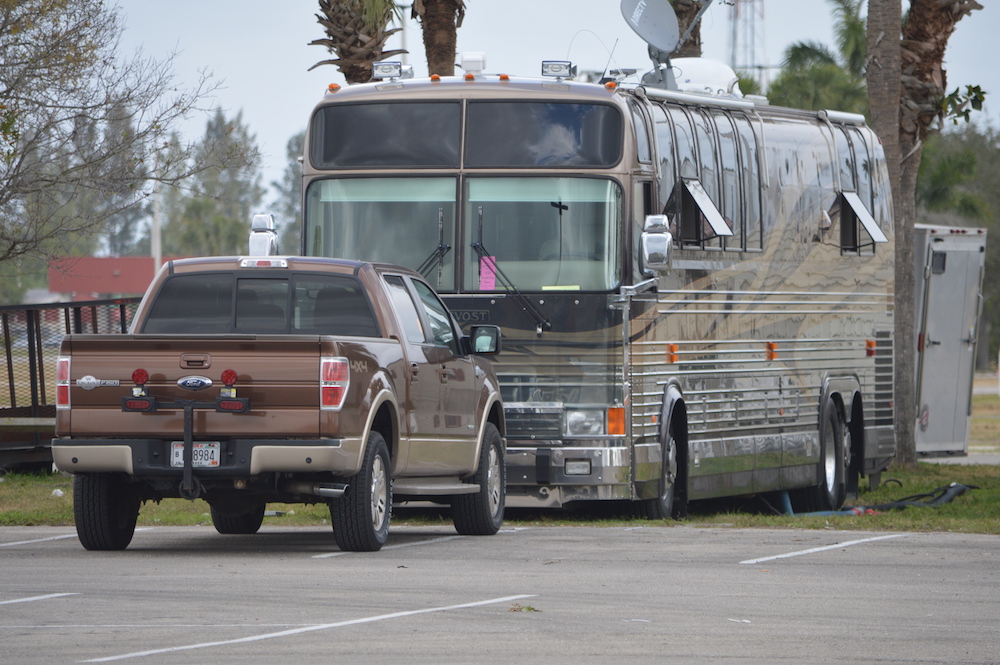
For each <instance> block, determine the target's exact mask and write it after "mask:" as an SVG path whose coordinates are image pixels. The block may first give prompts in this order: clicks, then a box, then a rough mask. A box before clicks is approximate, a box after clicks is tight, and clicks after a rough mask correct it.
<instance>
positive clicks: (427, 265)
mask: <svg viewBox="0 0 1000 665" xmlns="http://www.w3.org/2000/svg"><path fill="white" fill-rule="evenodd" d="M450 251H451V245H448V244H446V243H445V241H444V208H438V245H437V247H436V248H435V249H434V251H433V252H431V255H430V256H428V257H427V258H426V259H424V262H423V263H421V264H420V267H419V268H417V272H419V273H420V274H421V275H423V276H424V277H426V278H427V280H428V281H430V279H431V276H430V274H429V273H430V271H431V270H432V269H433V268H434V266H435V265H436V266H437V273H438V274H437V284H436V286H438V287H440V286H441V276H442V274H443V270H444V257H445V254H447V253H448V252H450Z"/></svg>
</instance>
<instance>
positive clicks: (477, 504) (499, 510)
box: [451, 423, 507, 536]
mask: <svg viewBox="0 0 1000 665" xmlns="http://www.w3.org/2000/svg"><path fill="white" fill-rule="evenodd" d="M468 482H470V483H476V484H478V485H479V491H478V492H476V493H475V494H459V495H457V496H455V498H454V499H453V501H452V504H451V517H452V521H453V522H454V523H455V530H456V531H458V532H459V533H460V534H462V535H465V536H492V535H493V534H495V533H496V532H497V531H499V530H500V525H501V524H503V513H504V504H505V503H506V499H507V468H506V462H505V461H504V454H503V438H501V436H500V432H498V431H497V428H496V426H495V425H493V423H486V428H485V429H484V430H483V445H482V449H481V450H480V452H479V468H478V469H476V473H475V474H474V475H473V476H472V477H471V478H470V479H469V481H468Z"/></svg>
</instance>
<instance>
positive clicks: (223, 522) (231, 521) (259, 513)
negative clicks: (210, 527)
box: [212, 502, 267, 535]
mask: <svg viewBox="0 0 1000 665" xmlns="http://www.w3.org/2000/svg"><path fill="white" fill-rule="evenodd" d="M266 507H267V504H265V503H264V502H254V503H252V504H249V505H247V507H246V509H245V510H242V511H239V512H228V511H224V510H221V509H219V508H216V507H215V506H214V505H213V506H212V524H214V525H215V530H216V531H218V532H219V533H221V534H225V535H251V534H254V533H257V531H259V530H260V525H261V524H262V523H263V522H264V509H265V508H266Z"/></svg>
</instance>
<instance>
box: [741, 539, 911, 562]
mask: <svg viewBox="0 0 1000 665" xmlns="http://www.w3.org/2000/svg"><path fill="white" fill-rule="evenodd" d="M906 535H908V534H905V533H894V534H892V535H890V536H875V537H874V538H862V539H861V540H848V541H847V542H843V543H837V544H836V545H827V546H826V547H814V548H812V549H808V550H801V551H799V552H789V553H788V554H776V555H775V556H765V557H761V558H760V559H747V560H746V561H740V563H749V564H754V563H763V562H765V561H774V560H775V559H789V558H791V557H793V556H802V555H803V554H815V553H816V552H825V551H826V550H835V549H837V548H840V547H850V546H851V545H861V544H863V543H872V542H875V541H876V540H888V539H889V538H903V537H904V536H906Z"/></svg>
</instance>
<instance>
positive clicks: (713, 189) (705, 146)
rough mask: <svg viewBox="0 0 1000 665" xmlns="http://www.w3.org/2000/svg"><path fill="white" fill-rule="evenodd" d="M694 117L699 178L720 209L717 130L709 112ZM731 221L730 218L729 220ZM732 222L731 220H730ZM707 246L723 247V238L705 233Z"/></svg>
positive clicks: (694, 114)
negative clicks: (699, 164)
mask: <svg viewBox="0 0 1000 665" xmlns="http://www.w3.org/2000/svg"><path fill="white" fill-rule="evenodd" d="M692 116H693V118H694V129H695V136H697V137H698V138H697V143H698V157H699V158H700V159H701V171H700V173H699V178H698V180H699V181H700V182H701V186H702V187H703V188H704V189H705V192H706V193H708V197H709V198H710V199H711V200H712V202H713V203H714V204H715V206H716V207H717V208H719V209H721V208H722V206H721V205H719V204H720V203H721V202H722V197H721V196H720V192H719V149H718V146H717V145H716V142H715V131H714V129H715V128H714V127H713V125H712V121H711V118H710V117H709V116H708V115H707V113H704V112H702V113H699V112H692ZM727 222H729V220H727ZM729 223H730V224H731V222H729ZM704 237H705V238H706V240H705V242H704V247H705V248H713V249H721V248H722V238H720V237H718V236H714V237H713V236H710V235H709V234H707V233H706V234H705V236H704Z"/></svg>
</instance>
